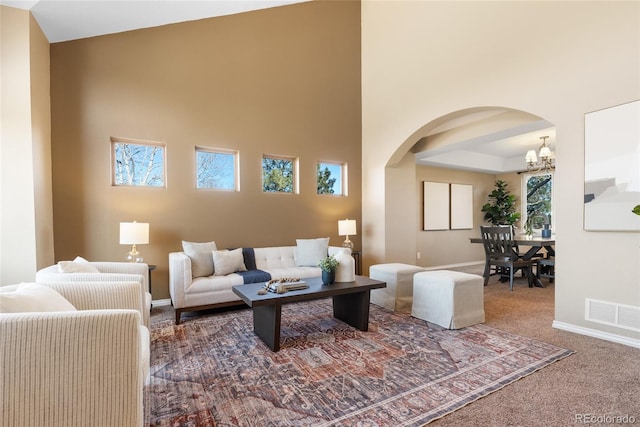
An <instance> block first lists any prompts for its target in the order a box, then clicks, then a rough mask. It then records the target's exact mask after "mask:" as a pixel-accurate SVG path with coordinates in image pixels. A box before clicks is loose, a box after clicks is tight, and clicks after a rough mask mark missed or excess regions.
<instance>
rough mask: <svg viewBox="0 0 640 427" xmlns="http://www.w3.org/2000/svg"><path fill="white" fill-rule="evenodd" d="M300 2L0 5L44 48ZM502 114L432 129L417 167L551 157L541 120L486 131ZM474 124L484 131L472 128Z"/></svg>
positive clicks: (19, 1)
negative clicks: (21, 12) (530, 153)
mask: <svg viewBox="0 0 640 427" xmlns="http://www.w3.org/2000/svg"><path fill="white" fill-rule="evenodd" d="M305 1H310V0H196V1H192V0H111V1H104V0H39V1H30V0H0V4H2V5H5V6H10V7H17V8H20V9H26V10H30V11H31V13H32V15H33V17H34V18H35V20H36V21H37V22H38V24H39V25H40V28H41V29H42V31H43V32H44V34H45V36H46V37H47V39H48V40H49V42H50V43H58V42H64V41H69V40H75V39H81V38H86V37H94V36H100V35H105V34H114V33H118V32H123V31H131V30H135V29H140V28H150V27H156V26H160V25H167V24H172V23H177V22H184V21H192V20H198V19H205V18H211V17H215V16H223V15H231V14H236V13H242V12H248V11H251V10H258V9H266V8H270V7H278V6H284V5H288V4H293V3H302V2H305ZM505 111H506V110H504V109H493V110H490V111H483V112H481V113H479V114H478V113H475V114H468V115H466V116H465V115H462V116H460V117H457V118H455V119H451V120H448V121H446V122H444V123H443V124H441V125H440V126H438V127H437V128H436V129H432V131H431V132H430V133H429V134H428V135H425V137H424V138H423V139H422V140H421V142H419V143H418V144H416V146H415V147H414V149H413V151H414V152H415V159H416V163H417V164H419V165H428V166H437V167H447V168H456V169H466V170H474V171H478V172H486V173H492V174H495V173H503V172H513V171H520V170H525V169H526V164H525V162H524V156H525V154H526V152H527V150H531V149H535V150H536V151H537V150H538V148H539V147H540V144H541V140H540V136H543V135H548V136H549V139H548V140H547V145H550V146H551V148H552V150H553V151H555V149H554V148H555V142H556V141H555V139H556V138H555V128H554V127H553V125H552V124H550V123H548V122H546V121H544V120H542V119H539V118H535V120H525V121H524V122H523V121H517V120H516V123H514V122H509V121H507V122H505V123H502V124H498V125H495V124H493V125H489V126H487V121H489V122H491V121H492V120H493V122H494V123H499V122H500V120H494V119H495V118H496V117H497V116H498V115H499V114H501V113H504V112H505ZM529 116H530V115H529ZM530 117H534V116H530ZM474 122H476V124H477V123H483V125H482V126H475V128H473V126H470V123H474ZM470 128H472V129H470Z"/></svg>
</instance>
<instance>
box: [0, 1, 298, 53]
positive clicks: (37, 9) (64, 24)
mask: <svg viewBox="0 0 640 427" xmlns="http://www.w3.org/2000/svg"><path fill="white" fill-rule="evenodd" d="M303 1H308V0H242V1H241V0H196V1H192V0H145V1H141V0H137V1H136V0H134V1H131V0H120V1H114V0H110V1H104V0H40V1H33V0H0V4H2V5H5V6H11V7H16V8H20V9H26V10H30V11H31V14H32V15H33V17H34V18H35V20H36V21H38V24H39V25H40V28H42V31H43V32H44V34H45V36H46V37H47V39H48V40H49V42H50V43H58V42H64V41H68V40H75V39H82V38H86V37H94V36H99V35H104V34H113V33H119V32H122V31H130V30H135V29H140V28H149V27H157V26H160V25H166V24H172V23H176V22H184V21H193V20H196V19H204V18H211V17H214V16H223V15H232V14H235V13H241V12H248V11H251V10H258V9H267V8H270V7H276V6H284V5H287V4H292V3H301V2H303Z"/></svg>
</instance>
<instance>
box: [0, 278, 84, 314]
mask: <svg viewBox="0 0 640 427" xmlns="http://www.w3.org/2000/svg"><path fill="white" fill-rule="evenodd" d="M48 311H76V308H75V307H74V306H73V305H72V304H71V303H70V302H69V301H67V299H66V298H65V297H63V296H62V295H60V294H59V293H58V292H57V291H56V290H55V289H51V288H50V287H48V286H45V285H40V284H36V283H21V284H20V285H19V286H18V287H17V288H16V290H15V291H14V292H3V293H2V294H0V313H27V312H48Z"/></svg>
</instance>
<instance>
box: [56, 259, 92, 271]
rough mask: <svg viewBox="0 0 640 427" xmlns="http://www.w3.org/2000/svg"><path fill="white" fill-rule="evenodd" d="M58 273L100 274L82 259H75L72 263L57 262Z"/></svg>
mask: <svg viewBox="0 0 640 427" xmlns="http://www.w3.org/2000/svg"><path fill="white" fill-rule="evenodd" d="M58 272H59V273H100V270H98V269H97V268H95V267H94V266H93V265H91V263H90V262H89V261H87V260H85V259H84V258H81V257H76V259H74V260H73V261H60V262H58Z"/></svg>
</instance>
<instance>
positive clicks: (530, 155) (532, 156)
mask: <svg viewBox="0 0 640 427" xmlns="http://www.w3.org/2000/svg"><path fill="white" fill-rule="evenodd" d="M526 160H527V163H535V162H537V161H538V157H537V156H536V151H535V150H529V151H527V157H526Z"/></svg>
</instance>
